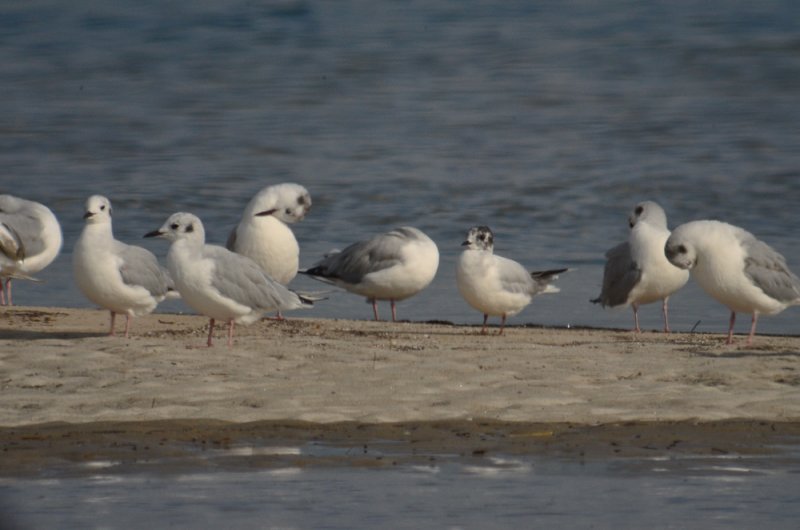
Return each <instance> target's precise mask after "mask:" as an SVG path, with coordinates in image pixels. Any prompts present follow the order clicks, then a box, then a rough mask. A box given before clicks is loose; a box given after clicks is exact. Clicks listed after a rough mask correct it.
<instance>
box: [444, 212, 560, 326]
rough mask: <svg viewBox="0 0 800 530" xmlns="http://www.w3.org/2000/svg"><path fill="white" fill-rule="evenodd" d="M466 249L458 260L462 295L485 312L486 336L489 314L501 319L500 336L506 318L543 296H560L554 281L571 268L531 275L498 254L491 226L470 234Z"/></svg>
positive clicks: (458, 275) (457, 279)
mask: <svg viewBox="0 0 800 530" xmlns="http://www.w3.org/2000/svg"><path fill="white" fill-rule="evenodd" d="M461 245H462V246H463V247H466V248H465V249H464V251H463V252H462V253H461V256H460V257H459V258H458V264H457V266H456V282H457V284H458V290H459V291H460V292H461V296H463V297H464V300H466V301H467V303H468V304H469V305H471V306H472V307H474V308H475V309H477V310H478V311H480V312H481V313H483V328H482V329H481V333H482V334H486V321H487V320H488V319H489V315H492V316H499V317H501V319H502V320H501V323H500V331H499V333H498V334H499V335H502V334H503V330H504V329H505V327H506V317H510V316H514V315H516V314H517V313H519V312H520V311H522V310H523V309H524V308H525V307H527V306H528V304H530V303H531V301H532V300H533V297H534V296H536V295H537V294H542V293H557V292H559V289H558V288H557V287H555V286H554V285H550V282H552V281H553V280H555V279H557V278H558V275H559V274H561V273H562V272H567V271H568V270H569V269H555V270H548V271H536V272H528V271H527V270H526V269H525V267H523V266H522V265H521V264H519V263H517V262H516V261H513V260H510V259H508V258H504V257H502V256H498V255H496V254H494V234H493V233H492V230H491V229H490V228H489V227H488V226H474V227H472V228H470V229H469V231H468V232H467V238H466V240H465V241H464V242H463V243H462V244H461Z"/></svg>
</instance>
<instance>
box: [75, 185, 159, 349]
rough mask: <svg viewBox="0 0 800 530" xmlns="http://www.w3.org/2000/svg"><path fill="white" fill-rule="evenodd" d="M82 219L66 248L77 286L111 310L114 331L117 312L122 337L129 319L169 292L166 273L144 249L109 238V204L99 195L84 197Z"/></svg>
mask: <svg viewBox="0 0 800 530" xmlns="http://www.w3.org/2000/svg"><path fill="white" fill-rule="evenodd" d="M83 218H84V219H85V221H86V224H85V226H84V227H83V231H82V232H81V235H80V237H79V238H78V241H77V242H76V243H75V247H74V249H73V252H72V269H73V274H74V276H75V283H76V284H77V285H78V289H80V291H81V292H82V293H83V294H84V296H86V298H88V299H89V300H91V301H92V302H93V303H95V304H97V305H99V306H100V307H102V308H104V309H108V311H109V312H110V313H111V328H110V332H109V335H114V321H115V319H116V316H117V313H121V314H124V315H125V337H126V338H127V337H128V334H129V331H130V325H131V320H132V318H133V317H136V316H141V315H146V314H148V313H151V312H152V311H153V310H154V309H155V308H156V306H157V305H158V303H159V302H161V301H162V300H164V298H165V297H166V296H167V293H168V292H169V288H170V284H171V280H170V278H169V273H168V272H167V271H166V269H164V268H163V267H162V266H161V265H159V263H158V259H156V257H155V256H154V255H153V253H152V252H150V251H149V250H147V249H144V248H142V247H139V246H134V245H127V244H125V243H123V242H121V241H117V240H116V239H114V233H113V230H112V226H111V202H110V201H109V200H108V199H107V198H106V197H103V196H102V195H92V196H91V197H89V198H88V199H87V200H86V212H85V213H84V215H83Z"/></svg>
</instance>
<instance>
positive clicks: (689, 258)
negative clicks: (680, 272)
mask: <svg viewBox="0 0 800 530" xmlns="http://www.w3.org/2000/svg"><path fill="white" fill-rule="evenodd" d="M664 255H665V256H667V259H668V260H669V262H670V263H672V264H673V265H675V266H676V267H678V268H679V269H686V270H689V269H691V268H692V267H694V266H695V265H697V246H696V245H695V244H694V242H693V241H692V240H691V239H690V238H689V237H687V235H686V234H684V233H683V232H682V231H680V230H675V232H673V233H672V235H670V236H669V239H667V244H666V245H664Z"/></svg>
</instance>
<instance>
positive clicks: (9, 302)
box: [6, 278, 14, 306]
mask: <svg viewBox="0 0 800 530" xmlns="http://www.w3.org/2000/svg"><path fill="white" fill-rule="evenodd" d="M6 292H7V294H8V305H9V306H12V305H14V302H12V301H11V278H9V279H7V280H6Z"/></svg>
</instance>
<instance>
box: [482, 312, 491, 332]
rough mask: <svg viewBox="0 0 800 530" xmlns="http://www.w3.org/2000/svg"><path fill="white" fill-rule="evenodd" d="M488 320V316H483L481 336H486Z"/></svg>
mask: <svg viewBox="0 0 800 530" xmlns="http://www.w3.org/2000/svg"><path fill="white" fill-rule="evenodd" d="M487 320H489V315H487V314H486V313H484V314H483V327H482V328H481V335H486V321H487Z"/></svg>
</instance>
